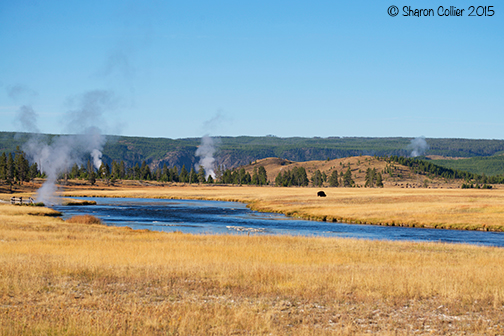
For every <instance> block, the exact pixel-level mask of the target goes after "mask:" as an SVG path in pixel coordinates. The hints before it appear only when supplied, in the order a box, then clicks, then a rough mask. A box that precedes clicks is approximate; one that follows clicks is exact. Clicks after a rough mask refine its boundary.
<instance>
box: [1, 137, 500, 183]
mask: <svg viewBox="0 0 504 336" xmlns="http://www.w3.org/2000/svg"><path fill="white" fill-rule="evenodd" d="M31 136H32V135H31V134H29V133H14V132H0V153H1V152H12V151H14V150H15V149H16V146H20V147H21V148H22V146H23V144H25V143H26V142H27V141H28V139H29V138H30V137H31ZM56 136H57V135H51V134H48V135H45V137H46V139H47V141H49V142H50V141H51V140H52V139H53V138H54V137H56ZM411 140H412V138H400V137H394V138H365V137H329V138H318V137H314V138H301V137H291V138H279V137H275V136H264V137H250V136H239V137H215V138H214V142H215V146H216V150H217V151H216V153H215V158H216V164H218V165H222V166H224V167H226V168H235V167H238V166H242V165H246V164H249V163H251V162H253V161H256V160H260V159H264V158H268V157H277V158H282V159H285V160H291V161H297V162H304V161H313V160H327V159H328V158H329V159H330V160H333V159H337V158H346V157H350V156H359V155H371V156H391V155H399V156H409V155H410V153H411V151H412V148H411V145H410V143H411ZM426 142H427V144H428V146H429V149H428V150H427V152H426V154H428V155H438V156H443V157H447V158H451V157H463V158H472V159H468V161H461V160H458V161H453V160H441V161H433V162H435V163H437V164H440V165H444V166H446V167H455V168H458V169H464V168H462V166H457V165H461V164H463V163H464V162H469V163H470V164H471V165H473V166H474V167H475V168H474V169H477V170H473V167H472V166H471V167H469V166H468V167H469V168H467V169H468V170H470V171H474V172H478V173H485V174H487V175H494V174H502V173H504V167H503V166H501V165H499V160H501V159H502V157H500V156H494V155H499V154H502V153H504V140H473V139H436V138H427V139H426ZM200 143H201V138H186V139H169V138H147V137H129V136H117V135H109V136H107V142H106V144H105V146H104V148H103V160H104V161H105V162H107V163H110V162H111V161H112V160H115V161H121V160H122V161H124V162H125V163H126V165H127V166H130V167H132V166H134V165H135V164H137V163H139V164H141V163H142V162H143V161H146V163H147V164H148V165H149V166H150V167H151V169H155V168H157V167H160V166H162V165H163V164H166V165H167V166H169V167H172V166H177V167H179V168H180V167H181V166H182V165H185V166H186V167H191V166H194V165H195V164H197V162H198V160H199V158H198V157H196V156H195V152H196V149H197V148H198V146H199V145H200ZM471 160H472V161H471ZM459 161H460V162H459Z"/></svg>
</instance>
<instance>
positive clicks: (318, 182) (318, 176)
mask: <svg viewBox="0 0 504 336" xmlns="http://www.w3.org/2000/svg"><path fill="white" fill-rule="evenodd" d="M312 183H313V185H314V186H315V187H321V186H322V184H323V183H324V180H323V178H322V173H321V172H320V170H318V169H317V170H316V171H315V173H313V176H312Z"/></svg>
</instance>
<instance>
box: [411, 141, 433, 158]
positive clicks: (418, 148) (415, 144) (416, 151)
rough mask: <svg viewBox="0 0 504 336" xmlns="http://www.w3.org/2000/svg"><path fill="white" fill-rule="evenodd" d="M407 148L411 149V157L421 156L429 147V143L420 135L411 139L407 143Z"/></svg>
mask: <svg viewBox="0 0 504 336" xmlns="http://www.w3.org/2000/svg"><path fill="white" fill-rule="evenodd" d="M408 149H411V154H410V156H411V157H415V156H421V155H424V154H425V152H426V151H427V150H428V149H429V145H428V144H427V141H425V137H424V136H421V137H418V138H415V139H413V140H411V143H410V144H409V145H408Z"/></svg>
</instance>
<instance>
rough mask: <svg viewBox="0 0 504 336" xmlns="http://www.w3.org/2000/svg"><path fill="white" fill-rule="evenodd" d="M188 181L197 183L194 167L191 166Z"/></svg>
mask: <svg viewBox="0 0 504 336" xmlns="http://www.w3.org/2000/svg"><path fill="white" fill-rule="evenodd" d="M189 183H198V175H197V174H196V171H195V170H194V167H191V171H190V172H189Z"/></svg>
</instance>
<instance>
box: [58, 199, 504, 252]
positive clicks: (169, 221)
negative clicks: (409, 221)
mask: <svg viewBox="0 0 504 336" xmlns="http://www.w3.org/2000/svg"><path fill="white" fill-rule="evenodd" d="M79 199H85V200H94V201H96V202H97V205H88V206H54V209H55V210H58V211H61V212H63V214H64V216H63V218H65V219H66V218H68V217H71V216H74V215H78V214H90V215H94V216H96V217H98V218H100V219H101V220H102V221H103V222H104V223H106V224H108V225H115V226H128V227H131V228H133V229H149V230H153V231H167V232H171V231H181V232H184V233H193V234H288V235H303V236H325V237H353V238H363V239H380V240H384V239H386V240H411V241H440V242H449V243H469V244H481V245H493V246H504V233H500V232H481V231H458V230H438V229H421V228H404V227H389V226H375V225H354V224H342V223H326V222H315V221H306V220H297V219H291V218H289V217H286V216H284V215H280V214H274V213H261V212H255V211H252V210H250V209H248V208H247V207H246V206H245V205H244V204H241V203H235V202H219V201H199V200H160V199H142V198H84V197H83V198H79Z"/></svg>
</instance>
